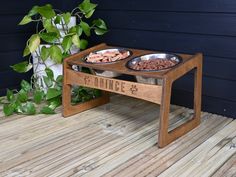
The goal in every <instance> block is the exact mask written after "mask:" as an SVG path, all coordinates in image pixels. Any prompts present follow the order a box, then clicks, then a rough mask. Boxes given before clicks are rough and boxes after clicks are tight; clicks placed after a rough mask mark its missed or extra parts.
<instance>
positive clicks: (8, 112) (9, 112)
mask: <svg viewBox="0 0 236 177" xmlns="http://www.w3.org/2000/svg"><path fill="white" fill-rule="evenodd" d="M3 112H4V114H5V116H10V115H12V114H13V113H14V106H13V105H12V104H4V105H3Z"/></svg>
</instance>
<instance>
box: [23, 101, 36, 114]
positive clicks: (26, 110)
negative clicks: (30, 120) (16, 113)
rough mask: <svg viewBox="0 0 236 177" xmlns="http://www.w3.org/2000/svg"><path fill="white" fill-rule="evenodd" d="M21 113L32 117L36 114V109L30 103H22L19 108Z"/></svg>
mask: <svg viewBox="0 0 236 177" xmlns="http://www.w3.org/2000/svg"><path fill="white" fill-rule="evenodd" d="M20 109H21V111H22V113H24V114H26V115H33V114H35V113H36V108H35V106H34V104H33V103H32V102H26V103H23V104H22V105H21V107H20Z"/></svg>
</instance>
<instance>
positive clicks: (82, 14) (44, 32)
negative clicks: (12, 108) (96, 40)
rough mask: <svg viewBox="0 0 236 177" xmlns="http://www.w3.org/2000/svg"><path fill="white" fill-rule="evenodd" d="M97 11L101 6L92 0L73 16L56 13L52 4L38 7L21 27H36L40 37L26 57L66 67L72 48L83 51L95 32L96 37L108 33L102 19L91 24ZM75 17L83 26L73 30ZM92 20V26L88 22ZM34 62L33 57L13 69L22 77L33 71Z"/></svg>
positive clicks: (30, 45) (34, 38)
mask: <svg viewBox="0 0 236 177" xmlns="http://www.w3.org/2000/svg"><path fill="white" fill-rule="evenodd" d="M96 7H97V4H93V3H91V2H90V0H84V1H83V2H82V3H81V4H79V5H78V7H76V8H75V9H73V10H72V11H71V12H64V13H63V12H61V11H60V10H54V9H53V7H52V5H50V4H46V5H44V6H34V7H33V8H32V9H31V10H30V11H29V12H28V14H27V15H25V16H24V18H23V19H22V20H21V22H20V23H19V25H26V24H28V23H31V22H34V23H36V33H35V34H33V35H31V37H30V38H29V39H28V40H27V42H26V47H25V49H24V52H23V56H24V57H25V56H29V55H32V54H36V55H37V56H38V58H41V59H42V62H43V64H44V65H46V63H45V61H46V60H47V59H51V60H53V61H54V62H55V63H62V61H63V59H64V58H65V57H67V56H69V55H71V47H72V45H75V46H76V47H77V48H79V49H81V50H83V49H85V48H86V47H87V45H88V40H87V38H88V37H90V36H91V32H92V31H93V32H94V33H95V34H96V35H103V34H105V33H106V32H107V26H106V24H105V22H104V21H103V20H102V19H100V18H99V19H94V20H90V18H91V16H92V15H93V13H94V11H95V8H96ZM56 11H58V13H56ZM72 16H74V17H76V18H77V20H78V21H79V23H78V24H76V25H75V26H72V27H69V26H68V24H69V23H70V18H71V17H72ZM88 19H89V21H91V24H89V23H88V22H86V20H88ZM40 27H41V28H40ZM59 28H62V29H59ZM45 43H46V44H50V46H49V47H46V46H43V47H42V48H41V50H38V49H39V46H40V44H45ZM60 46H61V47H60ZM30 58H31V56H30V57H29V60H28V61H23V62H21V63H18V64H15V65H13V66H11V67H12V68H13V69H14V70H15V71H17V72H19V73H25V72H28V71H29V70H30V69H32V67H33V64H32V62H31V60H30Z"/></svg>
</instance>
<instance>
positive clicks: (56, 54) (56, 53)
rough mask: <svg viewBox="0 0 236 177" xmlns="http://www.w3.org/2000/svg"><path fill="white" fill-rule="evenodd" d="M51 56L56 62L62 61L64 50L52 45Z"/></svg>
mask: <svg viewBox="0 0 236 177" xmlns="http://www.w3.org/2000/svg"><path fill="white" fill-rule="evenodd" d="M50 57H51V59H52V60H53V61H55V62H56V63H62V51H61V49H60V48H59V47H58V46H56V45H52V46H51V47H50Z"/></svg>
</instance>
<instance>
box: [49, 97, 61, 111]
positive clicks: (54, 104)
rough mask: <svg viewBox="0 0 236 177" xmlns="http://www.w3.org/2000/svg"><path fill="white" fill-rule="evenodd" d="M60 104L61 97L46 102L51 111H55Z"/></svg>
mask: <svg viewBox="0 0 236 177" xmlns="http://www.w3.org/2000/svg"><path fill="white" fill-rule="evenodd" d="M61 103H62V100H61V95H59V96H57V97H55V98H52V99H50V100H48V107H50V108H51V109H53V110H54V109H56V108H57V107H58V106H60V105H61Z"/></svg>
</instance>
